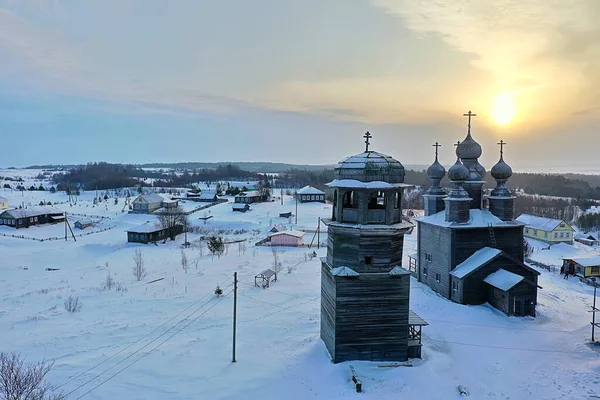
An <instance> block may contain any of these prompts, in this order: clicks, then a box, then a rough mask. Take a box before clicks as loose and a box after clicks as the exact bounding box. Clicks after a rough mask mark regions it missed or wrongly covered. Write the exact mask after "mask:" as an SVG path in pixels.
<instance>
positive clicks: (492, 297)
mask: <svg viewBox="0 0 600 400" xmlns="http://www.w3.org/2000/svg"><path fill="white" fill-rule="evenodd" d="M481 286H485V287H486V289H487V290H486V291H487V301H488V303H490V305H491V306H492V307H495V308H497V309H498V310H500V311H502V312H503V313H505V314H508V313H509V310H508V298H509V295H508V293H507V292H505V291H502V290H500V289H496V288H495V287H493V286H492V285H488V284H487V283H482V284H481ZM496 295H498V296H496Z"/></svg>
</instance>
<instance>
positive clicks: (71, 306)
mask: <svg viewBox="0 0 600 400" xmlns="http://www.w3.org/2000/svg"><path fill="white" fill-rule="evenodd" d="M82 306H83V303H82V302H81V301H79V297H73V295H69V297H67V298H66V299H65V310H67V311H68V312H78V311H81V307H82Z"/></svg>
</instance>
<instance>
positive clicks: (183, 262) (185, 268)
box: [181, 249, 189, 274]
mask: <svg viewBox="0 0 600 400" xmlns="http://www.w3.org/2000/svg"><path fill="white" fill-rule="evenodd" d="M181 268H183V272H185V273H186V274H187V272H188V269H189V265H188V258H187V255H186V254H185V251H183V249H182V250H181Z"/></svg>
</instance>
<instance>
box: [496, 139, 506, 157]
mask: <svg viewBox="0 0 600 400" xmlns="http://www.w3.org/2000/svg"><path fill="white" fill-rule="evenodd" d="M497 144H498V145H500V158H502V155H503V154H504V145H505V144H506V142H505V141H504V140H500V142H498V143H497Z"/></svg>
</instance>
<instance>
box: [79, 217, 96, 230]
mask: <svg viewBox="0 0 600 400" xmlns="http://www.w3.org/2000/svg"><path fill="white" fill-rule="evenodd" d="M93 224H94V223H93V222H92V220H91V219H80V220H78V221H75V228H77V229H85V228H87V227H89V226H92V225H93Z"/></svg>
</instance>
